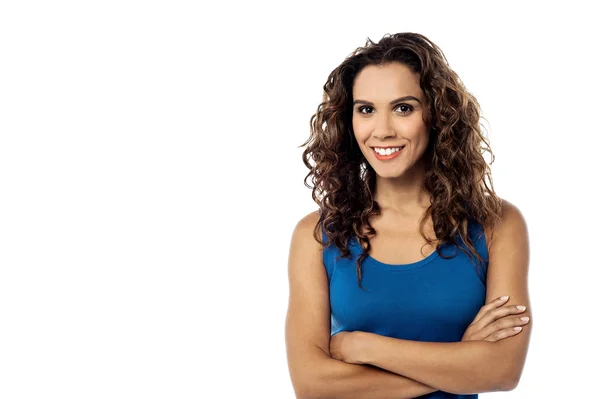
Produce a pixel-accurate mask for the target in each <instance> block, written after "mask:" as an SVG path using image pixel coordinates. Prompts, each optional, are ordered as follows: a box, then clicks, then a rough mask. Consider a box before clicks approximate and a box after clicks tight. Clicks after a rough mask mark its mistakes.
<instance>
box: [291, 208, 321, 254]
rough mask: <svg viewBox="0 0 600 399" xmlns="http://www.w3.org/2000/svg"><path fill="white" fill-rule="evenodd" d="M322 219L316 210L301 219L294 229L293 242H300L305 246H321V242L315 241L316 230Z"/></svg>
mask: <svg viewBox="0 0 600 399" xmlns="http://www.w3.org/2000/svg"><path fill="white" fill-rule="evenodd" d="M320 217H321V215H320V214H319V211H318V210H316V211H314V212H310V213H308V214H307V215H304V216H303V217H302V218H300V220H299V221H298V222H297V223H296V226H295V227H294V232H293V234H292V239H293V241H296V242H298V241H300V242H302V244H303V245H318V246H320V244H319V242H318V241H317V240H316V239H315V228H316V226H317V224H318V222H319V219H320Z"/></svg>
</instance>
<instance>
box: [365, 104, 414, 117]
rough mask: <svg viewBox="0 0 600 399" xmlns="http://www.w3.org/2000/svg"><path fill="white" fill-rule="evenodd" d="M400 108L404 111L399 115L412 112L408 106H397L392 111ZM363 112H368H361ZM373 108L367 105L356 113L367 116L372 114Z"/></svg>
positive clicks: (411, 108)
mask: <svg viewBox="0 0 600 399" xmlns="http://www.w3.org/2000/svg"><path fill="white" fill-rule="evenodd" d="M402 107H404V109H405V110H404V111H402V112H400V113H401V114H403V115H405V114H408V113H410V112H411V111H412V110H413V107H412V106H410V105H408V104H398V106H397V107H396V108H394V109H402ZM365 110H369V111H368V112H363V111H365ZM372 110H373V107H371V106H369V105H363V106H361V107H358V108H357V111H358V113H359V114H363V115H369V114H371V113H372Z"/></svg>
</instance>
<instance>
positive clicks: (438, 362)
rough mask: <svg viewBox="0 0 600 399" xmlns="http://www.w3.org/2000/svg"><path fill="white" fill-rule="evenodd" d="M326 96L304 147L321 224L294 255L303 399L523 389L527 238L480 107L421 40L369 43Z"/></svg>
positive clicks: (292, 336)
mask: <svg viewBox="0 0 600 399" xmlns="http://www.w3.org/2000/svg"><path fill="white" fill-rule="evenodd" d="M324 89H325V95H324V101H323V102H322V103H321V104H320V105H319V107H318V109H317V112H316V113H315V114H314V115H313V116H312V118H311V135H310V137H309V138H308V140H307V141H306V142H305V143H304V144H303V145H304V146H306V149H305V151H304V153H303V162H304V164H305V165H306V166H307V167H308V168H309V174H308V175H307V177H306V178H307V179H308V178H309V177H311V176H312V183H313V186H312V190H313V193H312V197H313V199H314V200H315V201H316V203H317V205H318V210H317V211H315V212H312V213H310V214H308V215H306V216H305V217H303V218H302V219H301V220H300V221H299V222H298V223H297V225H296V227H295V229H294V232H293V234H292V242H291V245H290V255H289V271H288V273H289V284H290V290H289V295H290V297H289V305H288V313H287V319H286V345H287V356H288V364H289V369H290V376H291V380H292V384H293V386H294V389H295V392H296V394H297V396H298V397H299V398H317V397H326V398H333V397H343V398H349V399H352V398H369V399H377V398H389V397H394V398H413V397H416V396H422V397H424V398H476V397H477V394H478V393H481V392H492V391H507V390H511V389H514V387H515V386H516V385H517V383H518V381H519V379H520V376H521V373H522V371H523V367H524V364H525V358H526V354H527V349H528V346H529V337H530V335H531V328H532V321H531V308H530V303H529V294H528V289H527V275H528V263H529V244H528V234H527V226H526V223H525V219H524V217H523V215H522V214H521V213H520V211H519V209H518V208H517V207H516V206H515V205H513V204H511V203H510V202H509V201H507V200H503V199H501V198H500V197H498V196H497V195H496V193H495V192H494V189H493V184H492V178H491V172H490V168H489V165H488V164H487V163H486V161H485V160H484V157H483V154H484V152H489V153H490V154H492V152H491V149H490V147H489V144H488V142H487V140H486V138H485V137H484V136H483V134H482V133H481V129H480V124H479V120H480V111H479V105H478V103H477V101H476V99H475V98H474V97H473V96H472V95H471V94H470V93H469V92H468V91H467V90H466V88H465V87H464V86H463V85H462V83H461V81H460V79H459V78H458V76H457V74H456V73H455V72H454V71H453V70H452V69H451V68H450V67H449V65H448V64H447V61H446V59H445V57H444V55H443V53H442V51H441V50H440V49H439V48H438V47H437V46H436V45H435V44H434V43H432V42H431V41H430V40H429V39H427V38H426V37H425V36H423V35H420V34H417V33H398V34H394V35H385V36H384V37H383V38H382V39H381V40H380V41H379V42H378V43H374V42H372V41H371V40H368V41H367V43H366V45H365V46H364V47H362V48H359V49H357V50H356V51H355V52H354V53H352V54H351V55H350V56H349V57H348V58H347V59H345V60H344V61H343V62H342V63H341V64H340V65H339V66H338V67H337V68H336V69H335V70H334V71H332V72H331V74H330V75H329V77H328V79H327V83H326V84H325V85H324ZM305 183H306V179H305ZM500 297H502V298H500ZM517 305H524V307H518V306H517ZM522 316H528V318H526V319H521V317H522Z"/></svg>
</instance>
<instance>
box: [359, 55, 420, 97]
mask: <svg viewBox="0 0 600 399" xmlns="http://www.w3.org/2000/svg"><path fill="white" fill-rule="evenodd" d="M404 95H413V96H415V97H418V98H422V91H421V86H420V85H419V75H418V74H416V73H414V72H413V71H411V70H410V68H409V67H407V66H406V65H404V64H401V63H399V62H394V63H390V64H386V65H383V66H380V65H369V66H366V67H365V68H363V70H361V71H360V72H359V73H358V75H357V76H356V78H355V79H354V85H353V87H352V96H353V97H354V98H355V99H356V98H358V99H361V100H373V101H377V100H378V99H380V100H381V101H386V102H387V101H389V100H393V99H394V98H397V97H401V96H404Z"/></svg>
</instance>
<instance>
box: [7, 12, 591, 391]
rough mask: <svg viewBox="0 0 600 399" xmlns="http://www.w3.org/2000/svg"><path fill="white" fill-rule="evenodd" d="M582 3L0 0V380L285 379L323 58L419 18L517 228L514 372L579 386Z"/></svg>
mask: <svg viewBox="0 0 600 399" xmlns="http://www.w3.org/2000/svg"><path fill="white" fill-rule="evenodd" d="M583 4H585V3H584V2H576V1H570V2H567V3H565V2H556V3H555V4H554V3H549V2H540V3H534V2H510V1H505V2H502V3H499V4H497V5H488V3H487V2H486V3H484V2H477V3H475V2H472V3H467V2H456V1H453V2H431V1H429V2H424V1H419V2H399V1H360V2H359V1H343V2H342V1H331V2H297V3H294V4H287V2H272V3H268V2H261V1H255V2H242V1H239V2H228V3H220V4H217V2H202V1H201V2H194V1H186V2H183V1H145V2H142V1H102V2H76V1H56V2H41V1H37V2H34V1H19V2H16V1H6V2H2V4H1V5H0V397H2V398H6V399H17V398H50V397H60V398H62V399H66V398H78V399H79V398H86V399H88V398H89V399H91V398H145V399H149V398H181V399H183V398H237V397H247V398H286V399H291V398H293V397H294V394H293V390H292V386H291V382H290V379H289V374H288V369H287V363H286V355H285V343H284V322H285V312H286V309H287V300H288V298H287V295H288V281H287V256H288V249H289V243H290V238H291V233H292V230H293V228H294V226H295V224H296V222H297V221H298V220H299V219H300V218H301V217H303V216H304V215H306V214H307V213H309V212H311V211H313V210H315V209H316V205H315V204H314V203H313V202H312V199H311V197H310V190H309V189H308V188H306V187H305V186H304V184H303V179H304V176H305V175H306V173H307V172H308V170H307V169H306V168H305V167H304V165H303V164H302V161H301V153H302V150H303V148H299V145H300V144H301V143H303V142H304V141H305V140H306V138H307V137H308V134H309V119H310V116H311V115H312V114H313V113H314V112H315V111H316V109H317V106H318V104H319V102H320V101H321V95H322V87H323V84H324V83H325V80H326V78H327V76H328V75H329V73H330V72H331V70H333V69H334V68H335V67H336V66H337V65H338V64H339V63H340V62H342V61H343V59H344V58H345V57H346V56H347V55H349V54H350V53H351V52H352V51H353V50H354V49H355V48H357V47H359V46H362V45H364V43H365V41H366V39H367V37H370V38H371V39H373V40H374V41H377V40H378V39H379V38H381V36H382V35H383V34H385V33H395V32H402V31H413V32H419V33H422V34H424V35H426V36H428V37H429V38H430V39H431V40H432V41H434V42H435V43H436V44H438V45H439V46H440V47H441V48H442V50H443V51H444V53H445V55H446V57H447V59H448V61H449V63H450V65H451V67H452V68H453V69H454V70H455V71H457V73H458V74H459V76H460V77H461V78H462V80H463V82H464V83H465V85H466V86H467V88H468V89H469V90H470V91H471V92H472V93H473V94H474V95H475V96H476V98H477V99H478V101H479V103H480V104H481V108H482V114H483V116H484V117H485V118H486V119H487V121H488V122H486V123H487V125H486V126H487V128H488V137H489V139H490V142H491V146H492V150H493V151H494V154H495V156H496V159H495V162H494V163H493V164H492V172H493V182H494V188H495V189H496V192H497V193H498V195H500V196H501V197H503V198H506V199H508V200H509V201H511V202H513V203H514V204H516V205H517V206H518V207H519V208H520V209H521V211H522V212H523V214H524V216H525V218H526V220H527V223H528V227H529V234H530V246H531V248H530V249H531V263H530V277H529V278H530V286H529V288H530V296H531V304H532V307H531V311H532V313H533V315H534V316H533V317H534V318H535V328H534V331H533V334H532V339H531V345H530V348H529V353H528V358H527V363H526V366H525V370H524V372H523V376H522V379H521V382H520V385H519V386H518V387H517V388H516V389H515V390H514V391H511V392H502V393H487V394H482V395H481V397H497V398H515V399H516V398H531V397H550V396H551V397H561V398H564V397H583V396H586V397H588V396H589V395H593V392H595V390H597V385H596V382H597V376H596V374H597V371H598V369H597V363H596V362H597V359H598V357H599V356H600V353H599V352H600V351H599V344H598V340H597V338H596V336H597V332H598V330H597V327H598V322H597V317H596V316H595V315H597V314H598V309H597V308H598V305H599V301H598V296H597V293H598V286H599V285H598V278H599V273H598V267H599V266H600V261H599V260H598V259H599V257H598V255H597V253H596V251H597V242H598V222H599V217H598V213H597V206H598V204H599V201H598V198H597V196H596V195H595V193H597V186H598V181H599V179H598V172H599V168H598V164H597V161H598V155H597V150H598V148H597V146H598V144H599V141H598V135H599V134H600V129H599V128H598V123H597V115H598V105H599V104H598V92H599V89H600V84H599V78H598V67H599V64H598V61H597V43H596V41H595V39H593V38H594V37H598V34H599V33H600V32H599V29H598V24H597V20H596V18H594V16H593V15H594V14H593V13H592V12H591V8H589V7H584V6H583Z"/></svg>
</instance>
